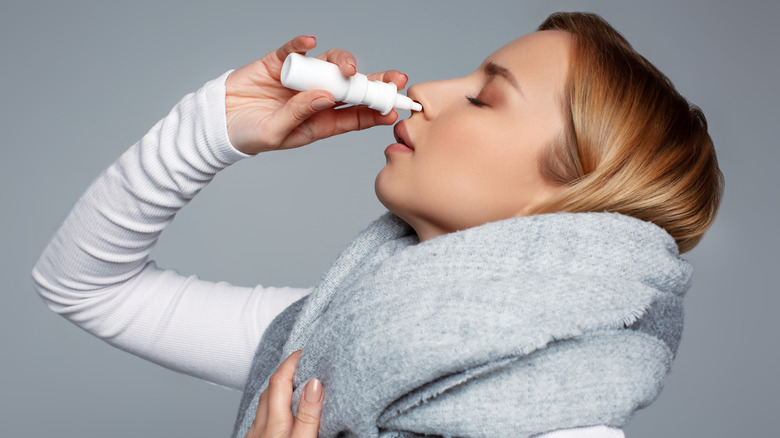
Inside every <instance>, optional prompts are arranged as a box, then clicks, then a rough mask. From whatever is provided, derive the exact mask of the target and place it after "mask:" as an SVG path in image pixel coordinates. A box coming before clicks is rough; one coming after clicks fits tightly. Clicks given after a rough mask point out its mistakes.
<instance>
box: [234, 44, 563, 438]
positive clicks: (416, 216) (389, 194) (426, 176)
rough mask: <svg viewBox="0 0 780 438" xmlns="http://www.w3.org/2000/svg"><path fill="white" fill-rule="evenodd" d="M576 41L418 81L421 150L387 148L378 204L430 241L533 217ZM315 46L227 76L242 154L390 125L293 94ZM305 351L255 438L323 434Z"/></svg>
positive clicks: (417, 146)
mask: <svg viewBox="0 0 780 438" xmlns="http://www.w3.org/2000/svg"><path fill="white" fill-rule="evenodd" d="M570 45H571V37H570V36H569V35H568V34H566V33H563V32H557V31H543V32H535V33H532V34H529V35H526V36H523V37H520V38H518V39H516V40H514V41H512V42H510V43H509V44H507V45H505V46H504V47H502V48H501V49H499V50H498V51H496V52H495V53H493V54H491V55H490V56H489V57H488V58H487V59H486V60H485V62H484V63H483V64H482V66H481V67H480V68H479V69H477V70H476V71H475V72H474V73H472V74H471V75H469V76H466V77H463V78H458V79H450V80H445V81H436V82H426V83H421V84H417V85H415V86H413V87H411V88H410V89H409V92H408V93H407V95H408V96H409V97H411V98H412V99H414V100H416V101H418V102H420V103H421V104H422V106H423V111H422V112H416V113H413V115H412V116H411V117H410V118H409V119H407V120H404V121H403V122H401V123H400V124H399V125H400V126H397V127H396V131H397V132H400V133H401V136H402V137H404V138H405V139H406V141H408V142H409V143H411V145H412V146H413V147H414V150H411V149H407V150H404V148H403V147H400V148H399V147H393V148H389V149H388V150H387V151H386V152H385V155H386V157H387V164H386V165H385V167H384V168H383V169H382V170H381V171H380V172H379V175H377V178H376V183H375V186H376V193H377V196H378V197H379V200H380V201H381V202H382V203H383V204H384V205H385V206H386V207H387V208H388V209H389V210H390V211H392V212H393V213H395V214H397V215H398V216H400V217H401V218H402V219H404V220H405V221H406V222H407V223H409V224H410V225H411V226H412V227H413V228H414V229H415V231H416V232H417V235H418V237H419V238H420V240H421V241H424V240H428V239H432V238H435V237H437V236H440V235H442V234H446V233H450V232H453V231H456V230H462V229H466V228H470V227H473V226H477V225H481V224H484V223H486V222H490V221H496V220H501V219H506V218H510V217H513V216H517V215H521V216H524V215H527V214H529V212H530V211H531V209H532V208H533V206H534V205H535V204H536V203H538V202H541V201H543V200H545V199H547V198H548V197H550V196H552V195H553V194H555V192H556V190H557V188H556V187H555V186H553V185H551V184H549V183H547V182H546V181H545V180H544V178H543V177H542V175H541V173H540V171H539V167H538V162H539V156H540V153H541V152H542V150H543V149H544V147H545V146H546V145H548V144H549V143H550V141H552V140H553V139H554V138H555V136H556V135H558V134H559V133H560V132H562V129H563V126H564V123H563V120H564V119H563V115H562V112H561V91H562V90H563V86H564V83H565V79H566V74H567V72H568V68H569V48H570ZM315 46H316V40H315V38H314V37H312V36H298V37H296V38H295V39H293V40H291V41H289V42H288V43H286V44H285V45H284V46H282V47H281V48H279V49H278V50H276V51H273V52H271V53H269V54H267V55H266V56H264V57H263V58H262V59H260V60H257V61H255V62H253V63H251V64H248V65H246V66H244V67H242V68H240V69H238V70H236V71H234V72H233V73H232V74H231V75H230V76H229V77H228V79H227V81H226V83H225V88H226V90H225V112H226V121H227V130H228V136H229V138H230V141H231V143H232V144H233V146H234V147H235V148H236V149H238V150H239V151H241V152H244V153H246V154H250V155H254V154H257V153H260V152H267V151H272V150H283V149H290V148H295V147H300V146H303V145H306V144H309V143H312V142H314V141H316V140H319V139H322V138H326V137H330V136H332V135H337V134H341V133H345V132H349V131H355V130H359V129H366V128H370V127H372V126H376V125H390V124H393V123H394V122H395V121H396V119H397V118H398V114H397V113H396V112H395V111H392V112H390V114H387V115H385V116H382V115H380V114H379V113H378V112H376V111H374V110H371V109H369V108H367V107H362V106H358V107H349V108H340V109H333V106H335V105H336V102H335V101H334V99H333V95H331V94H330V93H328V92H327V91H323V90H310V91H306V92H300V93H298V92H295V91H292V90H289V89H287V88H285V87H283V86H282V85H281V83H280V82H279V75H280V72H281V67H282V63H283V62H284V59H285V58H286V57H287V55H288V54H289V53H293V52H297V53H304V54H305V53H306V52H307V51H309V50H312V49H313V48H314V47H315ZM318 58H320V59H325V60H327V61H330V62H333V63H334V64H336V65H338V66H339V67H340V68H341V71H342V73H344V75H346V76H351V75H354V74H355V72H356V71H357V70H356V66H355V58H354V57H353V56H352V55H351V54H350V53H349V52H346V51H344V50H330V51H328V52H325V53H324V54H322V55H319V56H318ZM368 76H369V79H370V80H381V81H384V82H390V81H392V82H394V83H395V84H397V85H398V87H399V89H400V88H403V87H404V86H406V82H407V80H408V78H407V77H406V75H405V74H403V73H400V72H398V71H395V70H390V71H386V72H381V73H375V74H372V75H368ZM299 358H300V351H296V352H295V353H293V354H292V355H290V356H289V357H288V358H287V359H286V360H285V361H284V362H283V363H282V364H281V365H280V366H279V368H278V369H277V370H276V372H275V373H274V374H273V375H272V376H271V378H270V379H269V385H268V388H267V389H266V390H265V391H263V393H262V394H261V395H260V398H259V402H258V408H257V412H256V415H255V419H254V421H253V423H252V426H251V428H250V430H249V432H248V433H247V435H246V437H249V438H259V437H297V438H306V437H311V438H315V437H316V436H317V432H318V429H319V422H320V415H321V412H322V403H323V400H324V396H323V389H322V385H321V383H320V382H319V381H317V380H316V379H312V380H310V381H309V382H308V383H307V385H306V387H305V389H304V396H303V397H302V400H301V403H300V405H299V408H298V412H297V416H293V415H292V412H291V409H290V405H291V402H292V394H293V386H292V382H293V376H294V374H295V367H296V365H297V362H298V359H299Z"/></svg>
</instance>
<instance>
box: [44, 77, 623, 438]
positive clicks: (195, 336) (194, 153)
mask: <svg viewBox="0 0 780 438" xmlns="http://www.w3.org/2000/svg"><path fill="white" fill-rule="evenodd" d="M230 72H231V71H228V72H226V73H224V74H223V75H221V76H220V77H219V78H217V79H215V80H212V81H210V82H208V83H206V84H205V85H204V86H203V87H202V88H201V89H200V90H198V91H197V92H195V93H191V94H188V95H187V96H185V97H184V98H183V99H182V100H181V101H180V102H179V103H178V104H177V105H176V106H175V107H174V108H173V109H172V110H171V112H170V113H169V114H168V115H167V116H166V117H165V118H163V119H162V120H160V121H159V122H158V123H157V124H155V125H154V127H152V129H151V130H150V131H149V132H148V133H147V134H146V135H145V136H144V137H143V138H142V139H141V140H140V141H139V142H137V143H136V144H134V145H133V146H132V147H131V148H130V149H129V150H127V151H126V152H125V153H124V154H123V155H122V156H121V157H120V158H119V159H118V160H117V161H116V162H115V163H114V164H113V165H111V167H109V168H108V169H106V170H105V171H104V172H103V173H102V174H101V175H100V176H99V177H98V178H97V179H96V180H95V181H94V182H93V183H92V185H91V186H90V187H89V188H88V189H87V191H86V192H85V193H84V195H82V197H81V198H80V199H79V200H78V201H77V203H76V204H75V206H74V207H73V209H72V210H71V212H70V213H69V214H68V216H67V218H66V219H65V221H64V222H63V223H62V225H61V226H60V228H59V229H58V230H57V232H56V233H55V234H54V235H53V237H52V238H51V241H50V242H49V244H48V245H47V247H46V248H45V250H44V252H43V254H42V255H41V257H40V259H39V260H38V263H37V264H36V265H35V267H34V269H33V272H32V276H33V280H34V285H35V288H36V289H37V291H38V293H39V294H40V296H41V297H42V298H43V299H44V301H45V302H46V304H47V305H48V306H49V308H50V309H51V310H53V311H55V312H57V313H59V314H61V315H62V316H64V317H65V318H67V319H69V320H70V321H71V322H73V323H75V324H76V325H78V326H79V327H81V328H83V329H84V330H86V331H88V332H89V333H91V334H93V335H95V336H97V337H99V338H101V339H103V340H105V341H106V342H108V343H109V344H111V345H113V346H115V347H118V348H120V349H122V350H125V351H128V352H130V353H133V354H135V355H137V356H140V357H143V358H145V359H148V360H150V361H152V362H155V363H157V364H160V365H162V366H164V367H167V368H170V369H172V370H175V371H179V372H182V373H185V374H189V375H191V376H195V377H197V378H199V379H203V380H206V381H208V382H212V383H215V384H218V385H221V386H225V387H228V388H232V389H236V390H243V388H244V385H245V383H246V381H247V378H248V375H249V369H250V366H251V363H252V359H253V355H254V351H255V349H256V347H257V344H258V343H259V342H260V337H261V336H262V334H263V332H264V331H265V329H266V328H267V327H268V325H269V324H270V323H271V321H272V320H273V318H274V317H275V316H276V315H277V314H279V313H280V312H281V311H282V310H284V309H285V308H286V307H287V306H289V305H290V304H292V303H293V302H294V301H296V300H298V299H299V298H301V297H303V296H305V295H306V294H308V293H310V292H311V288H306V289H302V288H272V287H263V286H255V287H253V288H250V287H239V286H234V285H231V284H229V283H226V282H216V283H215V282H210V281H204V280H200V279H199V278H198V277H197V276H195V275H192V276H184V275H180V274H179V273H177V272H176V271H175V270H172V269H162V268H160V267H158V266H157V265H156V264H155V263H154V262H153V261H151V260H149V258H148V256H149V253H150V251H151V250H152V248H153V247H154V245H155V243H156V242H157V239H158V237H159V236H160V233H161V232H162V231H163V229H164V228H165V226H166V225H168V224H169V223H170V222H171V221H172V220H173V217H174V215H175V214H176V213H177V212H178V211H179V209H181V208H182V207H184V206H185V205H186V204H187V203H188V202H189V201H190V200H191V199H192V198H193V197H194V196H195V195H196V194H197V193H198V192H199V191H200V190H201V189H202V188H203V187H205V186H206V185H207V184H208V183H209V182H210V181H211V180H212V178H213V177H214V176H215V175H216V174H217V172H219V171H220V170H222V169H224V168H226V167H228V166H229V165H231V164H233V163H235V162H237V161H239V160H241V159H244V158H246V157H248V155H246V154H243V153H241V152H240V151H238V150H236V149H235V148H234V147H233V145H231V144H230V140H229V138H228V133H227V127H226V121H225V79H226V78H227V76H228V75H229V74H230ZM539 437H540V438H541V437H544V438H623V437H624V435H623V432H622V431H621V430H620V429H614V428H608V427H605V426H594V427H586V428H578V429H567V430H559V431H555V432H550V433H547V434H543V435H540V436H539Z"/></svg>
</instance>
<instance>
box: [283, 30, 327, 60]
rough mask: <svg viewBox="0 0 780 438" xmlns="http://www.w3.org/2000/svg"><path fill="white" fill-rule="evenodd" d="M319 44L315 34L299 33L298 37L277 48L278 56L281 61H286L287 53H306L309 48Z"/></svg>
mask: <svg viewBox="0 0 780 438" xmlns="http://www.w3.org/2000/svg"><path fill="white" fill-rule="evenodd" d="M316 46H317V38H315V37H314V35H298V36H297V37H295V38H293V39H291V40H290V41H287V42H286V43H285V44H284V45H283V46H282V47H279V48H278V49H276V52H274V53H275V54H276V58H277V59H278V60H279V62H284V60H285V59H287V55H289V54H290V53H300V54H302V55H303V54H305V53H306V52H308V51H309V50H311V49H313V48H314V47H316Z"/></svg>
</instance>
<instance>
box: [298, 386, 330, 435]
mask: <svg viewBox="0 0 780 438" xmlns="http://www.w3.org/2000/svg"><path fill="white" fill-rule="evenodd" d="M322 392H323V391H322V383H321V382H320V381H319V380H317V379H311V380H309V382H308V383H307V384H306V387H305V388H304V389H303V397H301V402H300V403H299V404H298V412H297V413H296V415H295V424H294V425H293V433H292V436H293V437H296V438H307V437H312V438H316V437H317V434H318V433H319V430H320V414H322V400H323V398H324V397H323V393H322Z"/></svg>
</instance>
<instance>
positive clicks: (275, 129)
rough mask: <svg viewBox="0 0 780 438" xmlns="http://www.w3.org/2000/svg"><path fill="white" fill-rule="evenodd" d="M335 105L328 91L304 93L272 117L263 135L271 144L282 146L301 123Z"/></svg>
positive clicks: (287, 103)
mask: <svg viewBox="0 0 780 438" xmlns="http://www.w3.org/2000/svg"><path fill="white" fill-rule="evenodd" d="M335 104H336V100H335V99H334V98H333V95H332V94H331V93H329V92H327V91H324V90H309V91H302V92H300V93H298V94H296V95H294V96H293V97H291V98H290V99H289V100H288V101H287V102H285V103H284V105H282V107H281V108H279V109H278V110H277V111H276V112H274V113H273V114H272V115H271V117H270V118H269V122H268V124H267V125H266V127H265V130H264V132H263V135H264V136H267V137H266V138H268V140H269V142H271V144H281V143H282V142H283V141H284V139H286V138H287V137H288V136H289V135H290V133H291V132H293V131H294V130H295V128H297V127H298V126H299V125H300V124H301V123H303V122H304V121H306V120H307V119H309V118H310V117H312V116H313V115H315V114H316V113H317V112H318V111H322V110H324V109H327V108H331V107H333V106H334V105H335Z"/></svg>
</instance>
